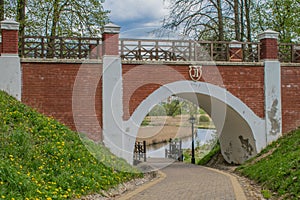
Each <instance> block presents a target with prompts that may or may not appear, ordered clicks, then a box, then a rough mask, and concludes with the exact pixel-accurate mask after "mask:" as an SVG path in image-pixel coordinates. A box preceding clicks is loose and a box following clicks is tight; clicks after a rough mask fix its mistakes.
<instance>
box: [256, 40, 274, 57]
mask: <svg viewBox="0 0 300 200" xmlns="http://www.w3.org/2000/svg"><path fill="white" fill-rule="evenodd" d="M260 42H261V46H260V48H261V51H260V58H261V59H277V58H278V45H277V40H276V39H272V38H265V39H262V40H261V41H260Z"/></svg>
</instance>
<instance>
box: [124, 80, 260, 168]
mask: <svg viewBox="0 0 300 200" xmlns="http://www.w3.org/2000/svg"><path fill="white" fill-rule="evenodd" d="M172 95H173V96H174V95H175V96H176V97H177V98H180V99H185V100H188V101H190V102H192V103H193V104H195V105H197V106H198V107H200V108H201V109H202V110H204V111H205V112H206V113H207V115H209V116H210V118H211V120H212V122H213V124H214V127H215V130H216V135H217V138H218V140H219V143H220V148H221V153H222V155H223V157H224V159H225V160H226V161H227V162H228V163H233V164H241V163H243V162H245V161H246V160H248V159H249V158H251V157H253V156H255V155H256V154H257V153H258V152H259V151H260V150H261V149H262V148H263V146H264V145H265V142H266V141H265V136H264V120H263V119H261V118H259V117H258V116H257V115H255V113H254V112H253V111H252V110H251V109H250V108H249V107H248V106H247V105H246V104H244V103H243V102H242V101H241V100H240V99H238V98H237V97H235V96H233V95H232V94H231V93H229V92H228V91H227V90H226V89H224V88H220V87H218V86H215V85H212V84H208V83H202V82H197V83H195V82H190V81H178V82H174V83H170V84H167V85H165V86H162V87H160V88H159V89H158V90H156V91H155V92H153V93H152V94H151V95H150V96H148V97H147V98H146V99H145V100H144V101H143V102H142V103H141V104H140V105H139V106H138V108H137V109H136V110H135V112H134V113H133V115H132V117H131V119H130V120H129V121H128V122H130V123H131V124H130V123H127V124H125V126H128V127H129V126H132V125H133V124H134V128H133V131H132V134H131V136H133V140H134V141H133V142H132V145H133V146H134V142H135V140H136V137H137V136H138V137H139V135H138V132H139V130H140V127H141V125H142V123H145V122H143V120H144V119H145V117H146V116H147V115H148V113H149V112H150V111H151V110H152V109H153V108H154V107H155V105H157V104H159V103H160V102H161V101H163V100H164V99H167V98H168V97H169V96H172ZM146 119H147V118H146ZM132 122H133V124H132ZM132 127H133V126H132ZM189 128H190V127H189ZM128 130H130V128H128ZM128 132H129V131H128ZM187 132H188V133H191V129H190V131H188V130H187ZM147 137H149V136H147ZM154 139H155V138H154ZM133 146H132V150H131V152H133V151H134V148H133Z"/></svg>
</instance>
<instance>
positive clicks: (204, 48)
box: [19, 36, 300, 62]
mask: <svg viewBox="0 0 300 200" xmlns="http://www.w3.org/2000/svg"><path fill="white" fill-rule="evenodd" d="M231 44H238V45H240V47H241V50H240V51H241V52H239V55H238V56H239V57H240V61H242V62H258V61H260V50H261V47H260V43H255V42H238V43H232V42H221V41H192V40H152V39H120V42H119V51H120V56H121V58H122V60H125V61H224V62H227V61H230V60H231V59H230V57H231V56H232V53H233V52H232V48H231ZM299 47H300V45H298V44H291V43H281V44H279V45H278V49H279V53H278V58H279V60H280V62H300V49H299ZM19 51H20V57H23V58H58V59H100V58H101V57H102V41H101V38H74V37H45V36H25V37H23V38H20V46H19Z"/></svg>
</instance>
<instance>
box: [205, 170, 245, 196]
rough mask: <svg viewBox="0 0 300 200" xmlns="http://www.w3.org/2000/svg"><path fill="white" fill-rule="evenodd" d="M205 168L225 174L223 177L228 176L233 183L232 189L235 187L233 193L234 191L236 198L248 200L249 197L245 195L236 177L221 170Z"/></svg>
mask: <svg viewBox="0 0 300 200" xmlns="http://www.w3.org/2000/svg"><path fill="white" fill-rule="evenodd" d="M205 168H206V169H208V170H211V171H214V172H217V173H219V174H223V175H225V176H227V177H228V178H230V181H231V184H232V187H233V191H234V194H235V198H236V199H238V200H247V197H246V195H245V193H244V190H243V189H242V187H241V185H240V183H239V182H238V180H237V178H236V177H235V176H233V175H231V174H229V173H226V172H223V171H221V170H218V169H213V168H209V167H205Z"/></svg>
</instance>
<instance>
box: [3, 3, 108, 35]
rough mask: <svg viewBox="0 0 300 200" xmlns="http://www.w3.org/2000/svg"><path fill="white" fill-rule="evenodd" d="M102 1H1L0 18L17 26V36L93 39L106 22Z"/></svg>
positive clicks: (106, 17)
mask: <svg viewBox="0 0 300 200" xmlns="http://www.w3.org/2000/svg"><path fill="white" fill-rule="evenodd" d="M103 2H104V1H103V0H102V1H99V0H88V1H76V0H39V1H36V0H0V18H1V21H2V20H3V19H15V20H16V21H18V22H19V23H20V30H19V34H20V36H23V35H31V36H36V35H43V36H51V37H55V36H86V37H88V36H94V35H97V34H99V33H100V32H101V27H103V25H104V24H105V23H107V22H108V16H107V14H108V11H105V10H104V9H103V6H102V3H103Z"/></svg>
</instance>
